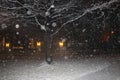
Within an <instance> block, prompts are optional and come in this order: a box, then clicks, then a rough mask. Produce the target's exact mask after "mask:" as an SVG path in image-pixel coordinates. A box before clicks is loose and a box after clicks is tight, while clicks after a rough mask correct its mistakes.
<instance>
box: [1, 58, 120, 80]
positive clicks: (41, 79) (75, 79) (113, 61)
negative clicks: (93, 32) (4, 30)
mask: <svg viewBox="0 0 120 80" xmlns="http://www.w3.org/2000/svg"><path fill="white" fill-rule="evenodd" d="M0 80H120V57H112V58H111V57H108V58H105V57H102V56H101V57H94V58H82V57H81V58H78V59H70V58H61V59H56V60H54V62H53V63H52V64H50V65H49V64H47V63H46V62H44V61H42V60H25V59H24V60H15V61H6V60H4V61H1V63H0Z"/></svg>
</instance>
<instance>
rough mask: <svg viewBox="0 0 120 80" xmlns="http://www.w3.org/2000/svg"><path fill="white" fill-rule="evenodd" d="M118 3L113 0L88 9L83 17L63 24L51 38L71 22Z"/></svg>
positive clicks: (77, 17) (80, 16)
mask: <svg viewBox="0 0 120 80" xmlns="http://www.w3.org/2000/svg"><path fill="white" fill-rule="evenodd" d="M118 1H119V0H111V1H109V2H105V3H103V4H101V5H98V6H93V7H91V8H88V9H86V10H84V12H83V13H82V14H81V15H80V14H78V16H76V17H74V19H71V20H69V21H67V22H65V23H63V24H62V26H61V27H60V28H58V29H57V30H56V32H55V33H53V34H52V35H51V36H54V35H56V34H57V33H58V32H59V31H60V30H61V29H62V28H63V27H65V25H67V24H68V23H71V22H73V21H76V20H78V19H80V18H82V17H83V16H85V15H86V14H87V13H92V11H94V10H96V9H100V10H102V9H103V8H108V7H109V6H110V5H111V4H112V3H115V2H118Z"/></svg>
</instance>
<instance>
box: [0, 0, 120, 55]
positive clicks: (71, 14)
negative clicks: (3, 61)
mask: <svg viewBox="0 0 120 80" xmlns="http://www.w3.org/2000/svg"><path fill="white" fill-rule="evenodd" d="M85 1H86V0H85ZM85 1H84V0H1V1H0V15H1V16H4V17H7V19H10V18H13V17H14V18H16V19H19V20H20V21H25V23H31V24H34V25H38V26H40V28H41V30H43V31H44V32H45V33H46V34H47V41H51V40H50V39H52V38H53V37H54V36H55V35H57V34H58V33H59V32H60V31H62V29H63V28H65V27H66V26H67V25H68V24H70V23H74V22H75V21H77V20H79V21H80V20H81V19H83V17H85V16H86V15H89V14H94V13H97V12H99V14H98V15H97V16H95V19H96V20H97V19H100V18H103V17H104V16H105V11H104V10H105V9H109V8H111V7H110V6H111V5H112V4H114V3H117V4H119V0H107V1H104V0H103V1H99V0H98V1H94V0H90V1H86V2H85ZM117 8H118V7H117ZM114 9H116V8H112V10H114ZM105 19H106V18H105ZM103 23H104V22H103ZM103 23H102V24H103ZM79 24H80V23H77V24H76V25H79ZM82 31H83V32H84V31H85V29H84V30H82ZM49 38H50V39H49ZM47 44H49V45H48V47H51V45H50V42H47ZM48 50H49V49H48ZM46 53H47V54H48V52H46Z"/></svg>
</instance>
